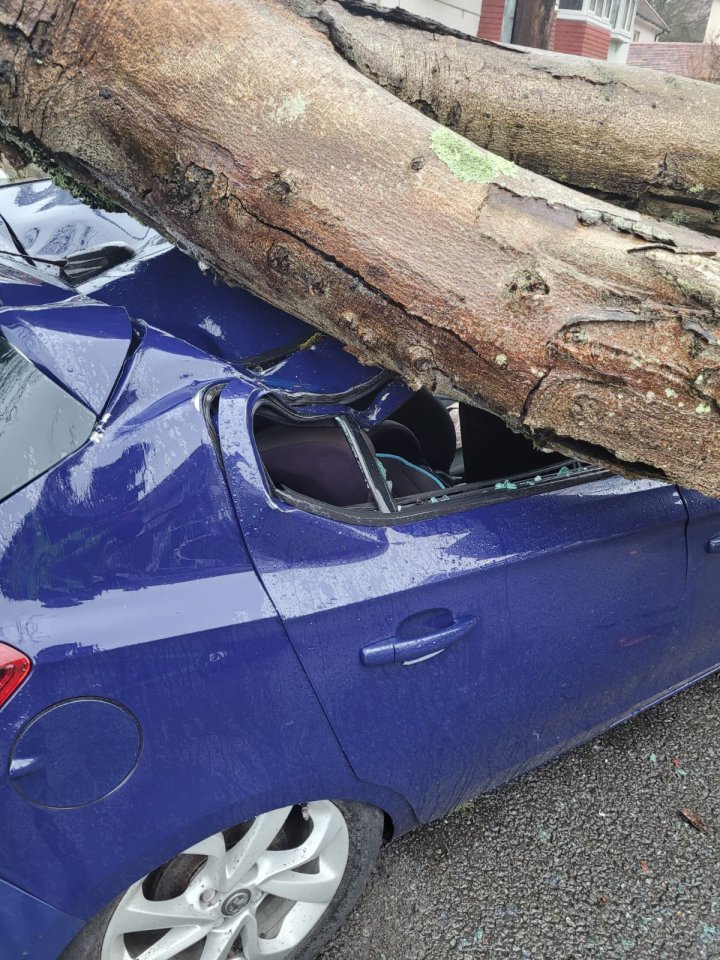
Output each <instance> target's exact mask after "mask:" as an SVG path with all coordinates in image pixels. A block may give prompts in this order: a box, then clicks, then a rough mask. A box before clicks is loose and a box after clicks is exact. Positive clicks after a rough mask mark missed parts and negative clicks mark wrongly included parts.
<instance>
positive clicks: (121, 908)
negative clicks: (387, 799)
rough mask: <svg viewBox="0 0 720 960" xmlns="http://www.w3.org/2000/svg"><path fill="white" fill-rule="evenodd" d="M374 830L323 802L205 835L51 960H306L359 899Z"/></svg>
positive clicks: (377, 838)
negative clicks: (147, 956) (146, 955)
mask: <svg viewBox="0 0 720 960" xmlns="http://www.w3.org/2000/svg"><path fill="white" fill-rule="evenodd" d="M384 823H385V820H384V815H383V813H382V811H380V810H378V809H377V808H376V807H373V806H369V805H367V804H363V803H351V802H345V801H337V800H336V801H329V800H328V801H315V802H311V803H308V804H303V805H297V806H294V807H286V808H283V809H282V810H273V811H269V812H268V813H266V814H262V815H261V816H259V817H256V818H254V819H253V820H249V821H246V822H245V823H242V824H238V825H237V826H235V827H232V828H230V829H229V830H225V831H223V832H222V833H218V834H214V835H213V836H212V837H208V838H206V840H204V841H201V842H200V843H198V844H195V845H194V846H193V847H190V848H189V849H188V850H185V851H183V852H182V853H180V854H178V855H177V856H176V857H173V858H172V859H171V860H169V861H168V862H167V863H165V864H163V865H162V866H160V867H158V868H157V869H156V870H154V871H153V872H152V873H150V874H148V875H147V876H146V877H144V878H143V879H142V880H140V881H138V882H137V883H135V884H133V885H132V886H131V887H129V888H128V890H126V891H125V892H124V893H122V894H121V895H120V896H119V897H117V898H116V899H115V900H114V901H113V902H112V903H110V904H108V906H107V907H105V908H104V909H103V910H102V911H100V913H98V914H97V915H96V916H95V917H94V918H93V919H92V920H91V921H90V922H89V923H88V924H87V926H85V927H84V928H83V929H82V930H81V931H80V933H79V934H78V935H77V936H76V937H75V938H74V940H73V941H72V942H71V943H70V944H69V945H68V946H67V947H66V949H65V950H64V952H63V954H62V955H61V957H60V958H59V960H140V958H141V957H142V955H143V952H144V951H146V950H148V949H150V948H153V949H151V950H150V955H151V956H152V957H153V960H201V958H202V960H256V958H258V957H262V958H263V960H265V958H268V960H281V958H282V960H312V958H314V957H316V956H317V954H318V953H319V952H320V951H321V950H322V948H323V947H324V946H325V945H326V944H327V943H328V941H329V940H330V939H331V938H332V936H333V935H334V934H335V933H336V932H337V930H338V928H339V927H340V925H341V924H342V923H343V921H344V920H345V918H346V917H347V915H348V914H349V912H350V910H351V909H352V907H353V906H354V904H355V902H356V901H357V899H358V897H359V896H360V894H361V893H362V891H363V889H364V887H365V884H366V882H367V879H368V877H369V875H370V871H371V870H372V867H373V864H374V862H375V860H376V858H377V854H378V851H379V849H380V845H381V842H382V838H383V830H384ZM268 838H270V839H269V840H268ZM243 858H244V859H243ZM251 861H252V862H251ZM295 895H297V899H296V898H295ZM302 897H310V898H311V899H310V900H309V901H308V900H304V899H301V898H302ZM253 917H254V919H253ZM146 927H147V928H149V929H146ZM153 927H154V929H152V928H153Z"/></svg>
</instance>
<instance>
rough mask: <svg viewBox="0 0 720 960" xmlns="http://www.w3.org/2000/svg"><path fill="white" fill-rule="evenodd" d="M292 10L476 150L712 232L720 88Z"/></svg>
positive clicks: (717, 200) (352, 5) (384, 17)
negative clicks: (314, 23)
mask: <svg viewBox="0 0 720 960" xmlns="http://www.w3.org/2000/svg"><path fill="white" fill-rule="evenodd" d="M295 5H296V8H297V9H301V10H303V11H304V13H305V15H306V16H308V17H313V18H315V19H316V20H318V21H320V22H321V23H322V24H323V27H324V29H325V30H326V31H327V33H328V36H329V37H330V39H331V41H332V43H333V45H334V47H335V49H336V50H337V51H338V53H339V54H340V55H341V56H342V57H344V58H345V59H346V60H347V61H348V62H349V63H351V64H352V65H353V66H354V67H355V68H356V69H357V70H359V71H360V72H361V73H363V74H364V75H365V76H367V77H369V78H370V79H371V80H374V81H375V82H377V83H380V84H381V85H382V86H384V87H385V88H386V89H387V90H389V91H390V92H391V93H393V94H395V96H397V97H400V98H401V99H402V100H404V101H405V102H406V103H409V104H410V105H411V106H414V107H416V108H417V109H419V110H421V111H422V112H423V113H426V114H427V115H428V116H431V117H433V118H434V119H435V120H438V121H439V122H440V123H442V124H444V125H445V126H447V127H450V129H452V130H455V131H457V132H458V133H460V134H462V136H464V137H467V138H468V139H469V140H472V141H473V143H476V144H477V145H478V146H480V147H483V148H484V149H486V150H491V151H492V152H494V153H497V154H500V155H501V156H503V157H507V158H508V159H510V160H513V161H515V162H516V163H518V164H520V165H521V166H524V167H527V168H528V169H530V170H534V171H535V172H536V173H540V174H543V175H544V176H547V177H550V178H551V179H553V180H558V181H560V182H562V183H565V184H566V185H568V186H573V187H576V188H580V189H587V190H591V191H595V192H597V191H601V192H604V193H607V194H609V195H612V196H614V197H617V198H618V200H619V199H621V198H627V200H628V201H629V202H630V203H631V204H632V205H633V206H634V207H636V208H637V209H639V210H641V211H645V212H647V213H649V214H650V215H651V216H657V215H658V212H659V211H662V212H663V213H664V214H665V215H667V216H668V217H669V219H670V220H671V221H673V222H676V223H680V224H683V225H685V226H689V227H692V228H693V229H701V230H705V229H707V230H708V231H709V232H713V233H720V221H719V218H720V136H718V130H720V85H716V84H707V83H702V82H700V81H697V80H688V79H684V78H679V77H673V76H670V75H669V74H664V73H658V72H656V71H654V70H646V69H643V68H640V67H626V66H618V65H615V64H609V63H604V62H601V61H599V60H591V59H589V58H586V57H572V56H567V55H565V54H559V53H547V52H545V51H537V50H528V49H523V50H519V49H517V48H515V47H509V46H502V45H499V44H492V43H488V42H487V41H478V40H476V39H474V38H472V37H468V36H465V35H463V34H458V33H455V32H453V31H447V30H446V29H445V28H443V27H441V26H440V25H439V24H433V23H431V22H429V21H425V20H421V19H420V18H418V17H414V16H412V15H410V14H406V13H403V12H402V11H398V10H381V9H379V8H377V7H372V6H369V5H367V4H363V3H358V2H354V0H345V2H343V3H339V2H337V0H324V2H323V0H320V2H315V0H296V4H295ZM513 40H514V41H515V37H514V36H513ZM713 217H714V218H715V219H713Z"/></svg>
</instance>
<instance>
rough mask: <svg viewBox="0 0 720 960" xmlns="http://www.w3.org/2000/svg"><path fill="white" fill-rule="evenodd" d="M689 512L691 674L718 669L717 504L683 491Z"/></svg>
mask: <svg viewBox="0 0 720 960" xmlns="http://www.w3.org/2000/svg"><path fill="white" fill-rule="evenodd" d="M680 492H681V494H682V496H683V499H684V501H685V505H686V507H687V510H688V514H689V517H690V521H689V523H688V585H689V591H688V626H687V631H686V636H685V642H686V644H687V648H688V656H689V657H690V658H692V659H691V664H690V667H691V669H692V672H693V673H696V674H702V673H707V672H708V670H711V669H712V668H713V667H716V666H720V604H719V603H718V598H720V500H716V499H714V498H712V497H705V496H703V495H702V494H701V493H696V492H695V491H694V490H685V489H682V490H681V491H680Z"/></svg>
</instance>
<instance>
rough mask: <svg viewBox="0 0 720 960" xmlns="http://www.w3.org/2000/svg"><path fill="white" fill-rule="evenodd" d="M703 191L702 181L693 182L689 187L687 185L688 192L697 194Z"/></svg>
mask: <svg viewBox="0 0 720 960" xmlns="http://www.w3.org/2000/svg"><path fill="white" fill-rule="evenodd" d="M704 192H705V184H704V183H694V184H693V185H692V186H691V187H688V193H694V194H699V193H704Z"/></svg>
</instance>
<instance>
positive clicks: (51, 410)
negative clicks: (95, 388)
mask: <svg viewBox="0 0 720 960" xmlns="http://www.w3.org/2000/svg"><path fill="white" fill-rule="evenodd" d="M94 426H95V414H94V413H92V412H91V411H90V410H88V408H87V407H85V406H84V405H83V404H82V403H80V402H79V401H78V400H76V399H75V398H74V397H72V396H70V394H69V393H67V392H66V391H65V390H63V389H62V387H60V386H58V385H57V384H56V383H55V382H54V381H53V380H51V379H50V378H49V377H46V376H45V374H43V373H41V371H40V370H38V369H37V367H35V366H34V365H33V364H32V363H30V361H29V360H27V359H26V358H25V357H23V356H22V354H20V353H18V351H17V350H15V349H13V347H11V346H10V344H9V343H8V342H7V340H5V339H4V338H2V337H0V500H3V499H5V498H6V497H8V496H10V494H11V493H13V492H14V491H15V490H18V489H19V488H20V487H22V486H24V485H25V484H26V483H29V481H30V480H33V479H35V477H38V476H40V474H42V473H44V472H45V471H46V470H49V469H50V467H52V466H53V465H54V464H56V463H58V462H59V461H60V460H62V459H63V458H64V457H66V456H67V455H68V454H69V453H72V452H73V451H74V450H77V449H78V447H80V446H82V444H83V443H85V441H86V440H87V439H88V437H89V436H90V434H91V432H92V429H93V427H94Z"/></svg>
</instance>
